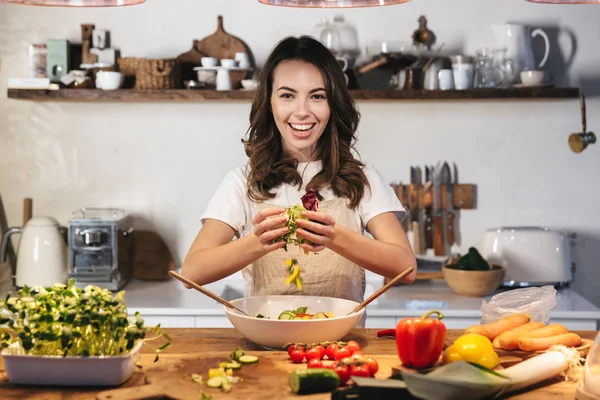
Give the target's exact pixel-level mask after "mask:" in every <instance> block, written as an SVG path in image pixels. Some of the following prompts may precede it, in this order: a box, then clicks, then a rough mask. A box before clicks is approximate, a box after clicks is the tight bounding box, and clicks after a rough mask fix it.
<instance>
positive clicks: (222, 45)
mask: <svg viewBox="0 0 600 400" xmlns="http://www.w3.org/2000/svg"><path fill="white" fill-rule="evenodd" d="M196 50H198V51H199V52H201V53H204V54H206V55H207V56H209V57H215V58H218V59H235V57H236V53H246V54H248V59H249V63H250V64H251V65H253V64H254V58H253V56H252V52H251V51H250V48H249V47H248V45H247V44H246V43H244V42H243V41H242V40H241V39H240V38H238V37H236V36H233V35H230V34H228V33H227V32H225V29H224V28H223V16H221V15H219V16H218V17H217V30H216V31H215V32H214V33H213V34H212V35H209V36H207V37H205V38H204V39H202V40H200V41H198V42H197V43H196ZM239 57H240V56H239V55H238V58H239ZM248 72H249V71H247V70H239V71H234V70H231V71H229V76H230V79H231V87H232V88H233V89H237V88H239V87H240V83H241V81H242V79H246V78H247V75H248Z"/></svg>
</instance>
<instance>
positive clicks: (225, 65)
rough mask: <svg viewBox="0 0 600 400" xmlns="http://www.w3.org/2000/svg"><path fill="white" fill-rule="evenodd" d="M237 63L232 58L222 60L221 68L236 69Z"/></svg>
mask: <svg viewBox="0 0 600 400" xmlns="http://www.w3.org/2000/svg"><path fill="white" fill-rule="evenodd" d="M235 64H236V61H235V60H233V59H231V58H223V59H221V67H223V68H235V66H236V65H235Z"/></svg>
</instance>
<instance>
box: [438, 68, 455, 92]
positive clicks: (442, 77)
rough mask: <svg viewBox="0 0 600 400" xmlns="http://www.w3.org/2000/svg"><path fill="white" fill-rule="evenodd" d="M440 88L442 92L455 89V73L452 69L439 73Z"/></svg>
mask: <svg viewBox="0 0 600 400" xmlns="http://www.w3.org/2000/svg"><path fill="white" fill-rule="evenodd" d="M438 87H439V89H440V90H452V89H454V71H453V70H451V69H441V70H440V71H439V72H438Z"/></svg>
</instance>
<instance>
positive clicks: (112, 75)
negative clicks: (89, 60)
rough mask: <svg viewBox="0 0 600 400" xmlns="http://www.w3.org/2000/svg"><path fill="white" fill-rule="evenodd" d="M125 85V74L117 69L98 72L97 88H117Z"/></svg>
mask: <svg viewBox="0 0 600 400" xmlns="http://www.w3.org/2000/svg"><path fill="white" fill-rule="evenodd" d="M121 85H123V74H122V73H120V72H115V71H98V72H97V73H96V88H97V89H102V90H116V89H119V88H120V87H121Z"/></svg>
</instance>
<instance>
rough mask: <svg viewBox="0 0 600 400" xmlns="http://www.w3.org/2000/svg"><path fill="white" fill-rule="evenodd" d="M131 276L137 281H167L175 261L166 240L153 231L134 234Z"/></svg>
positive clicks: (137, 231) (138, 230) (138, 231)
mask: <svg viewBox="0 0 600 400" xmlns="http://www.w3.org/2000/svg"><path fill="white" fill-rule="evenodd" d="M132 241H133V243H132V250H133V251H132V253H133V256H132V262H131V265H132V267H131V276H132V277H134V278H137V279H143V280H152V281H166V280H169V271H170V270H172V269H175V261H174V260H173V255H172V254H171V251H170V250H169V246H167V244H166V243H165V241H164V239H163V238H162V237H161V236H160V235H159V234H158V233H157V232H154V231H151V230H140V229H136V231H135V232H133V234H132Z"/></svg>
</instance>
